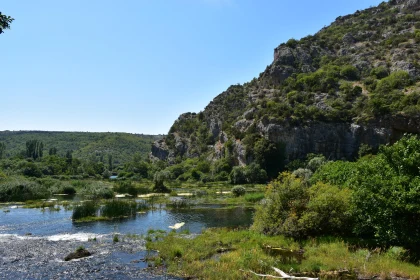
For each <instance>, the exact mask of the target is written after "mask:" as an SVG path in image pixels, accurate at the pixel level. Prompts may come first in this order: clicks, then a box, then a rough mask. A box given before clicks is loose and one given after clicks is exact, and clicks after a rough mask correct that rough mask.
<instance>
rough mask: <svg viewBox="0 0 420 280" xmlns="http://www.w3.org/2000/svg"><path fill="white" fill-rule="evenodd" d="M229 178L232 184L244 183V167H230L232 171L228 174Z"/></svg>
mask: <svg viewBox="0 0 420 280" xmlns="http://www.w3.org/2000/svg"><path fill="white" fill-rule="evenodd" d="M229 179H230V182H231V183H232V184H235V185H236V184H245V183H246V176H245V168H244V167H240V166H235V167H233V169H232V172H230V174H229Z"/></svg>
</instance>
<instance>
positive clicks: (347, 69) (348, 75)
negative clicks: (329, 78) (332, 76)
mask: <svg viewBox="0 0 420 280" xmlns="http://www.w3.org/2000/svg"><path fill="white" fill-rule="evenodd" d="M340 75H341V76H342V77H343V78H345V79H347V80H351V81H355V80H358V79H359V70H358V69H357V68H356V67H355V66H353V65H345V66H343V67H342V68H341V71H340Z"/></svg>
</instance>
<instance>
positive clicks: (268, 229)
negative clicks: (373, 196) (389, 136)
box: [253, 173, 352, 238]
mask: <svg viewBox="0 0 420 280" xmlns="http://www.w3.org/2000/svg"><path fill="white" fill-rule="evenodd" d="M265 198H266V199H265V203H263V204H261V205H259V206H258V207H257V211H256V213H255V218H254V224H253V228H254V229H256V230H257V231H259V232H261V233H265V234H269V235H278V234H283V235H285V236H289V237H294V238H303V237H307V236H317V235H335V234H342V235H347V234H349V233H350V232H351V228H352V215H351V211H350V209H351V207H350V199H351V192H350V190H349V189H339V188H338V187H335V186H331V185H327V184H323V183H317V184H315V185H314V186H312V187H309V186H308V184H306V183H304V182H303V181H302V180H301V179H299V178H296V177H295V176H294V175H292V174H290V173H283V174H282V175H281V177H280V178H279V179H278V180H275V181H273V182H271V183H270V184H269V185H268V189H267V192H266V194H265Z"/></svg>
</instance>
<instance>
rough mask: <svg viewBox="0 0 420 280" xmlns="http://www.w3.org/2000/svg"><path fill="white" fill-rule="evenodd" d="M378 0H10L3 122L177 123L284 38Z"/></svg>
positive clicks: (109, 127) (45, 126)
mask: <svg viewBox="0 0 420 280" xmlns="http://www.w3.org/2000/svg"><path fill="white" fill-rule="evenodd" d="M380 2H382V1H378V0H352V1H344V0H340V1H337V0H318V1H313V0H300V1H285V0H119V1H117V0H60V1H57V0H37V1H33V0H5V1H1V2H0V12H2V13H3V14H6V15H9V16H12V17H13V18H15V21H14V22H13V23H12V25H11V29H10V30H6V31H5V33H3V34H1V35H0V55H1V56H0V57H1V60H0V61H1V67H0V104H1V107H0V130H48V131H90V132H107V131H110V132H129V133H143V134H166V133H167V132H168V131H169V128H170V127H171V125H172V124H173V122H174V121H175V120H176V119H177V118H178V116H179V115H180V114H182V113H185V112H200V111H202V110H204V108H205V106H206V105H207V104H208V103H209V102H210V101H211V100H212V99H213V98H214V97H216V96H217V95H218V94H220V93H222V92H223V91H224V90H226V89H227V88H228V87H229V86H230V85H233V84H238V83H240V84H242V83H245V82H248V81H250V80H252V79H253V78H254V77H258V75H259V73H260V72H263V71H264V69H265V68H266V66H267V65H269V64H271V62H272V60H273V51H274V48H275V47H277V46H278V45H279V44H281V43H283V42H286V41H287V40H288V39H290V38H295V39H300V38H302V37H305V36H307V35H311V34H315V33H316V32H317V31H318V30H319V29H321V28H322V27H324V26H328V25H329V24H330V23H331V22H333V21H334V20H335V18H336V17H338V16H340V15H346V14H351V13H354V12H355V11H357V10H362V9H365V8H368V7H370V6H376V5H378V4H379V3H380Z"/></svg>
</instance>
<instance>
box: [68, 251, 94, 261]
mask: <svg viewBox="0 0 420 280" xmlns="http://www.w3.org/2000/svg"><path fill="white" fill-rule="evenodd" d="M91 255H92V254H91V253H90V252H89V251H88V250H86V249H84V248H78V249H77V250H76V252H73V253H70V254H68V255H67V257H65V258H64V260H65V261H66V262H67V261H71V260H74V259H81V258H86V257H89V256H91Z"/></svg>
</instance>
